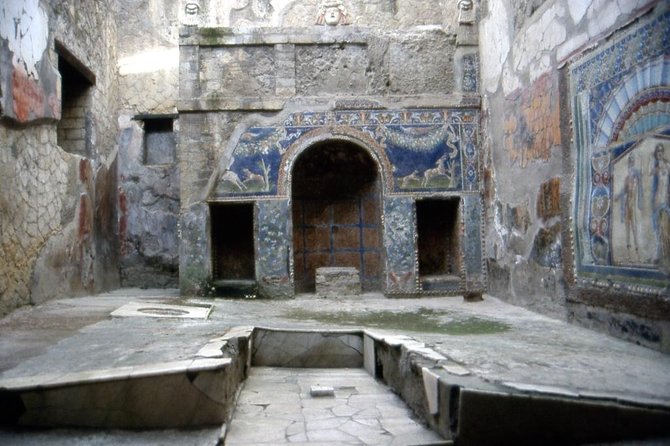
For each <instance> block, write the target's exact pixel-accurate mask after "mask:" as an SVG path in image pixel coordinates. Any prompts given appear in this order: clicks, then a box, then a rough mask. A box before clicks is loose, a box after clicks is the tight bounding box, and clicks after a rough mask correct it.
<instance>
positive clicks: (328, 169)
mask: <svg viewBox="0 0 670 446" xmlns="http://www.w3.org/2000/svg"><path fill="white" fill-rule="evenodd" d="M292 178H293V180H292V185H291V196H292V201H293V205H292V206H293V210H292V212H293V252H294V279H295V290H296V293H311V292H314V291H315V275H316V269H317V268H319V267H325V266H343V267H355V268H357V269H358V271H359V272H360V277H361V286H362V289H363V291H376V290H380V289H381V270H382V267H381V252H382V249H381V247H382V244H381V179H380V174H379V169H378V165H377V163H376V162H375V160H373V159H372V157H371V156H370V155H369V154H368V153H367V152H366V151H365V150H364V149H362V148H360V147H359V146H357V145H355V144H352V143H350V142H346V141H326V142H322V143H318V144H315V145H314V146H312V147H310V148H308V149H307V150H305V151H304V152H303V153H302V154H301V155H300V156H299V157H298V159H297V160H296V161H295V164H294V166H293V174H292Z"/></svg>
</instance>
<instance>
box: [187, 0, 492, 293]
mask: <svg viewBox="0 0 670 446" xmlns="http://www.w3.org/2000/svg"><path fill="white" fill-rule="evenodd" d="M191 3H192V5H191V6H189V5H187V7H186V9H185V10H184V16H183V18H182V20H183V21H184V23H185V24H186V25H189V26H186V27H183V28H182V29H181V35H180V75H179V82H180V86H179V101H178V104H177V106H178V109H179V116H180V133H179V143H178V147H179V151H178V152H179V166H180V178H181V186H180V187H181V191H180V194H181V203H180V204H181V214H182V215H181V236H182V239H181V242H180V243H181V245H180V246H181V252H180V287H181V289H182V292H184V293H199V294H203V293H204V294H206V293H209V292H211V291H212V290H213V285H212V273H213V271H212V263H213V262H212V257H211V256H212V252H211V237H212V233H213V232H214V231H222V230H225V222H224V224H223V227H217V228H214V227H212V225H211V220H210V219H209V214H210V213H209V206H210V203H211V204H212V205H216V206H219V205H220V206H225V204H226V203H231V202H235V203H245V202H246V203H249V202H252V203H254V208H253V212H254V224H255V226H254V243H255V262H256V265H255V270H256V276H257V277H256V279H257V282H258V290H259V292H260V293H261V294H264V295H266V296H271V297H290V296H292V295H293V294H294V289H293V272H294V270H295V269H294V268H296V265H298V267H300V265H299V264H300V262H299V261H297V260H295V259H294V246H293V231H294V229H295V228H294V227H293V226H292V223H291V218H292V207H291V200H290V196H291V193H292V192H291V187H292V186H291V184H292V183H291V180H290V175H291V168H292V167H293V165H292V163H293V162H294V161H295V158H296V157H297V156H299V155H300V153H301V152H302V150H304V149H307V148H308V147H309V146H310V145H311V144H314V143H324V144H325V143H326V142H328V141H329V140H339V141H346V142H347V143H350V144H353V145H355V146H357V147H358V148H361V149H362V150H361V156H363V157H365V156H370V157H371V158H372V159H374V162H375V163H376V164H377V165H378V166H379V170H380V176H381V178H380V181H381V182H382V183H384V184H383V186H381V188H383V190H384V194H395V195H398V199H399V200H402V199H403V198H404V199H405V200H404V201H403V204H404V205H405V207H403V208H402V209H404V210H407V209H408V210H409V212H404V213H402V214H399V215H398V216H397V219H398V224H399V225H401V226H405V227H406V226H413V225H414V220H413V219H414V215H415V212H414V206H415V201H416V200H417V199H418V198H420V197H424V198H426V197H432V198H436V197H437V198H448V197H454V196H456V197H459V196H460V194H464V195H468V197H466V198H463V200H462V203H463V204H462V205H461V207H460V208H459V212H458V213H457V214H458V215H455V216H454V219H455V220H456V221H458V224H459V225H461V219H462V216H464V215H465V214H473V215H474V216H475V217H476V218H475V220H476V224H475V227H474V228H468V231H467V234H466V235H464V236H463V240H464V241H463V245H464V249H466V250H468V253H469V254H470V253H472V254H473V258H474V259H475V261H474V262H465V261H459V262H458V263H459V265H462V267H463V273H462V274H461V272H460V271H457V272H455V281H456V282H457V284H456V286H455V288H457V289H464V287H465V286H466V285H465V283H466V281H467V283H468V286H471V287H472V288H473V289H475V288H476V289H478V290H481V289H482V287H483V284H484V281H485V274H484V272H483V271H482V263H481V236H480V230H481V225H480V223H481V218H480V216H481V202H480V199H479V191H480V187H479V186H480V176H479V151H478V150H477V148H478V144H479V142H478V141H479V140H478V138H479V131H478V121H479V114H478V108H479V96H478V91H479V76H478V69H479V61H478V49H477V30H476V26H474V25H475V23H476V17H477V9H476V7H475V5H474V4H473V3H472V2H461V3H464V6H462V10H461V9H459V3H458V2H437V3H435V2H432V3H429V2H404V1H397V2H383V1H379V2H377V1H373V2H350V1H342V2H340V3H339V6H338V7H337V8H335V9H333V8H331V11H330V13H333V14H334V15H333V16H329V15H328V12H327V11H325V10H324V9H322V8H321V6H322V5H326V4H328V5H330V4H332V3H333V2H321V1H307V2H297V1H286V2H272V4H271V5H270V4H269V2H263V1H246V2H245V1H242V2H232V3H228V2H225V4H224V3H222V2H219V3H217V2H215V1H209V2H206V1H200V2H191ZM410 3H411V5H410ZM215 4H216V5H218V6H215ZM268 6H272V8H270V9H268ZM330 6H331V7H332V5H330ZM189 7H190V8H191V9H188V8H189ZM326 9H327V8H326ZM189 11H191V12H193V13H190V12H189ZM196 25H198V26H196ZM366 153H367V155H366ZM389 158H392V159H391V161H389ZM471 198H472V199H471ZM387 208H388V209H389V212H392V210H391V207H388V206H387ZM385 209H386V208H385ZM393 209H395V208H393ZM221 212H224V211H221ZM222 215H223V214H222ZM389 218H390V217H389ZM391 220H392V219H391ZM357 221H358V220H357ZM394 221H395V220H394ZM329 222H330V223H332V221H329ZM286 223H288V224H286ZM330 223H329V224H330ZM324 224H325V223H324ZM389 225H390V223H389ZM331 226H332V225H331ZM335 226H337V224H335ZM347 229H348V230H349V232H351V231H352V229H351V228H347ZM377 231H378V232H376V234H377V237H378V238H380V240H379V241H375V243H376V244H375V243H373V242H371V241H369V246H368V245H365V244H356V246H355V247H354V248H352V249H353V250H354V251H355V253H356V254H355V255H356V256H360V257H361V258H364V257H365V255H366V253H367V251H366V250H368V249H373V248H374V249H377V250H379V249H380V248H379V246H380V243H381V234H382V231H380V230H377ZM408 234H409V237H407V238H406V239H404V244H400V245H402V246H401V248H402V249H400V250H396V251H397V252H396V251H393V249H394V248H393V247H391V248H389V249H390V250H391V251H393V256H388V258H387V259H386V260H387V265H386V267H384V268H383V271H382V268H378V269H379V270H380V272H379V276H378V278H377V279H374V278H373V279H371V280H370V283H374V281H375V280H377V283H379V282H383V283H384V290H388V291H389V292H391V293H393V292H396V293H406V294H407V293H408V294H414V293H418V292H420V291H421V288H420V285H419V278H418V271H417V268H418V265H417V262H418V261H417V260H416V258H415V257H416V256H415V243H416V235H415V234H414V233H413V232H412V231H410V232H409V233H408ZM296 243H297V242H296ZM394 246H395V245H394ZM330 247H331V248H333V247H332V246H330ZM333 249H334V248H333ZM470 251H471V252H470ZM305 252H306V250H305ZM368 254H369V253H368ZM352 255H353V254H352ZM407 255H409V257H407ZM459 255H462V253H459ZM403 256H405V257H407V258H406V259H405V261H401V259H400V258H401V257H403ZM350 257H351V255H350ZM391 257H393V258H391ZM294 260H295V263H294ZM378 263H379V262H378ZM363 264H365V265H368V263H366V262H364V261H361V264H360V265H363ZM370 264H371V263H370ZM360 265H358V264H356V265H354V266H357V267H359V266H360ZM401 269H402V271H401ZM466 276H467V277H466ZM382 277H383V279H382Z"/></svg>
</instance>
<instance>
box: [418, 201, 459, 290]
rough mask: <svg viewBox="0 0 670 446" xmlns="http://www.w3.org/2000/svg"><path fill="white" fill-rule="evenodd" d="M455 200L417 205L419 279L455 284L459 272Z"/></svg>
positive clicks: (457, 225) (421, 202) (456, 207)
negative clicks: (453, 282) (452, 282)
mask: <svg viewBox="0 0 670 446" xmlns="http://www.w3.org/2000/svg"><path fill="white" fill-rule="evenodd" d="M459 201H460V200H459V199H458V198H449V199H424V200H418V201H417V202H416V220H417V233H418V248H419V249H418V250H419V277H420V278H422V279H425V278H431V279H443V280H457V279H458V278H459V277H460V271H461V260H460V259H461V255H460V248H459V224H458V221H459V218H458V215H459V214H458V205H459Z"/></svg>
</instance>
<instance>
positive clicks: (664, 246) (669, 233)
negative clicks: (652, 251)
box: [649, 143, 670, 273]
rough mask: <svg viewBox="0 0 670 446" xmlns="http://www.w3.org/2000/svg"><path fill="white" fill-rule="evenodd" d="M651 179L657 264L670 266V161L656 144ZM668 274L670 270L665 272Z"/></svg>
mask: <svg viewBox="0 0 670 446" xmlns="http://www.w3.org/2000/svg"><path fill="white" fill-rule="evenodd" d="M649 176H650V177H651V218H652V227H653V228H654V233H655V235H656V241H657V249H658V259H659V263H661V264H665V265H661V266H664V267H665V268H666V269H668V268H667V267H668V266H670V265H667V264H668V263H670V161H668V160H667V159H666V158H665V147H664V146H663V144H661V143H658V144H656V147H655V148H654V152H653V155H652V158H651V161H650V163H649ZM667 272H670V270H668V271H666V273H667Z"/></svg>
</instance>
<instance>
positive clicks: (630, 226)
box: [615, 154, 643, 253]
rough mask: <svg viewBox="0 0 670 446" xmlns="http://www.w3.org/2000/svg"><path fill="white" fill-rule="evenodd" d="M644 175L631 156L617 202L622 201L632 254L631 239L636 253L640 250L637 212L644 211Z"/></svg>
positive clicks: (627, 238)
mask: <svg viewBox="0 0 670 446" xmlns="http://www.w3.org/2000/svg"><path fill="white" fill-rule="evenodd" d="M642 197H643V190H642V174H641V172H640V169H638V168H637V167H635V157H634V156H633V155H632V154H631V155H630V156H629V158H628V173H627V175H626V178H625V180H624V183H623V188H622V189H621V191H620V192H619V193H618V194H617V195H616V197H615V200H618V201H621V220H622V223H624V224H625V227H626V249H627V250H628V252H630V249H631V237H632V239H633V240H632V241H633V245H634V248H635V252H636V253H637V252H638V250H639V244H638V239H637V211H638V210H641V209H642Z"/></svg>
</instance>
